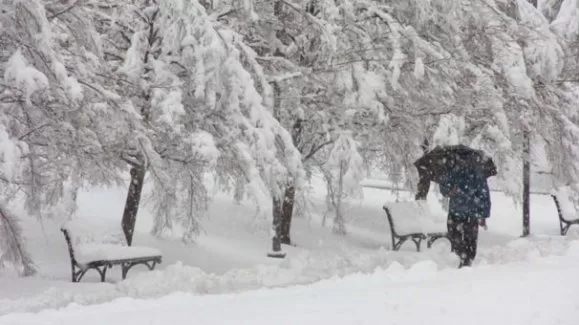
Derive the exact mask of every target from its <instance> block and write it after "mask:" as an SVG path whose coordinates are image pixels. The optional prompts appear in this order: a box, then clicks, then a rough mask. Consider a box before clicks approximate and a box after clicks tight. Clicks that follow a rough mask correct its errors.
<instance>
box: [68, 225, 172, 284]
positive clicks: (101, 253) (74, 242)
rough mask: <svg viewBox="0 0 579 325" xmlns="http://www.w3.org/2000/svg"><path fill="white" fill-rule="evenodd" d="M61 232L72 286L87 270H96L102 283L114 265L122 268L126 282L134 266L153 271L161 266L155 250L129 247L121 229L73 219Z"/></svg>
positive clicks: (157, 251)
mask: <svg viewBox="0 0 579 325" xmlns="http://www.w3.org/2000/svg"><path fill="white" fill-rule="evenodd" d="M60 230H61V231H62V233H63V234H64V238H65V239H66V243H67V245H68V253H69V254H70V263H71V268H72V282H79V281H80V280H81V279H82V277H83V276H84V275H85V273H86V272H87V271H88V270H90V269H95V270H96V271H97V272H98V273H99V274H100V276H101V281H102V282H104V281H105V277H106V273H107V269H109V268H112V267H113V265H120V266H121V272H122V273H121V275H122V278H123V279H125V278H126V276H127V272H128V271H129V269H130V268H132V267H133V266H135V265H137V264H144V265H146V266H147V267H148V268H149V270H153V269H154V268H155V266H156V265H157V264H158V263H161V252H160V251H159V250H158V249H155V248H149V247H139V246H128V245H127V242H126V239H125V236H124V234H123V231H122V229H121V227H120V225H119V226H117V227H112V226H109V225H103V224H95V223H94V222H90V221H88V220H80V219H75V220H72V221H69V222H67V223H65V224H64V225H63V226H62V227H61V229H60Z"/></svg>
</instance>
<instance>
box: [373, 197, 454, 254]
mask: <svg viewBox="0 0 579 325" xmlns="http://www.w3.org/2000/svg"><path fill="white" fill-rule="evenodd" d="M384 211H386V216H387V217H388V223H389V224H390V232H391V234H392V249H393V250H395V251H397V250H399V249H400V246H402V244H404V243H405V242H406V241H407V240H408V239H411V240H412V241H413V242H414V244H415V245H416V250H417V251H420V243H421V242H422V240H426V244H427V247H428V248H430V247H431V246H432V244H433V243H434V241H436V240H437V239H439V238H448V237H447V226H446V218H443V217H442V216H439V215H437V214H434V213H432V211H431V210H430V208H429V207H428V203H427V202H426V201H425V200H417V201H406V202H388V203H386V204H384Z"/></svg>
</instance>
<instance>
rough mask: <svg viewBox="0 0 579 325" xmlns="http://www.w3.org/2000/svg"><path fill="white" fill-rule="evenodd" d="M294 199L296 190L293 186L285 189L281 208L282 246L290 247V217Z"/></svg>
mask: <svg viewBox="0 0 579 325" xmlns="http://www.w3.org/2000/svg"><path fill="white" fill-rule="evenodd" d="M295 198H296V189H295V187H294V186H291V185H290V186H287V187H286V188H285V193H284V198H283V203H282V207H281V225H280V227H281V234H280V240H281V243H282V244H286V245H291V237H290V230H291V225H292V216H293V212H294V202H295Z"/></svg>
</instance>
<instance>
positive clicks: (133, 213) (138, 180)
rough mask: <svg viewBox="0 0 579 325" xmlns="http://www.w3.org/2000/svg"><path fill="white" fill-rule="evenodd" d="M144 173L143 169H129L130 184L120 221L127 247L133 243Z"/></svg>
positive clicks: (136, 167)
mask: <svg viewBox="0 0 579 325" xmlns="http://www.w3.org/2000/svg"><path fill="white" fill-rule="evenodd" d="M145 172H146V170H145V167H142V166H135V167H131V183H130V184H129V191H128V193H127V201H126V202H125V211H124V212H123V221H122V227H123V232H124V233H125V238H126V239H127V244H128V245H129V246H131V244H132V242H133V234H134V232H135V224H136V223H137V212H138V211H139V202H140V201H141V193H142V192H143V185H144V182H145Z"/></svg>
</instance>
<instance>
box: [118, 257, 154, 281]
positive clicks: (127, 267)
mask: <svg viewBox="0 0 579 325" xmlns="http://www.w3.org/2000/svg"><path fill="white" fill-rule="evenodd" d="M137 264H144V265H146V266H147V268H149V270H150V271H153V270H154V269H155V266H156V265H157V261H148V262H136V263H123V264H121V276H122V277H123V280H124V279H125V278H126V277H127V273H128V272H129V270H130V269H131V268H132V267H133V266H135V265H137Z"/></svg>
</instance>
